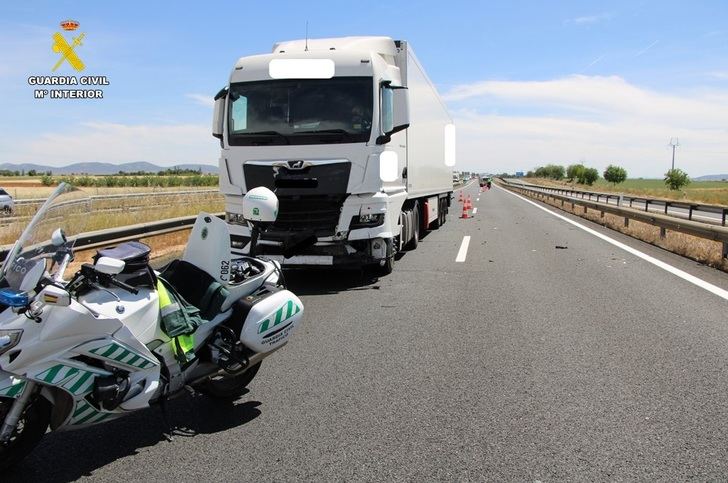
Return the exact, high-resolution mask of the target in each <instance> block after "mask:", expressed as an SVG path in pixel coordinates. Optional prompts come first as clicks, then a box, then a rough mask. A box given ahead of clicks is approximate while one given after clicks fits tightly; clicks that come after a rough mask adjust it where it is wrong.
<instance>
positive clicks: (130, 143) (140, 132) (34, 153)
mask: <svg viewBox="0 0 728 483" xmlns="http://www.w3.org/2000/svg"><path fill="white" fill-rule="evenodd" d="M219 149H220V144H219V143H218V142H217V140H216V139H214V138H213V137H212V135H211V130H210V127H209V126H207V125H200V124H167V125H152V124H149V125H147V124H117V123H105V122H88V123H82V124H80V125H77V126H75V127H73V128H71V129H69V130H66V131H63V132H48V133H44V134H40V135H38V136H37V137H36V138H34V139H33V140H29V141H25V142H20V143H18V144H16V145H13V146H12V147H11V146H9V143H6V144H5V145H4V146H2V148H0V159H3V160H5V161H7V162H13V163H23V162H33V163H39V164H47V165H51V166H63V165H67V164H71V163H76V162H86V161H103V162H110V163H126V162H132V161H149V162H151V163H156V164H159V165H162V166H171V165H175V164H181V163H206V164H215V163H216V161H217V158H218V156H219Z"/></svg>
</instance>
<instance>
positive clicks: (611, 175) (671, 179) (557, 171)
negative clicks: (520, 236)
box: [526, 163, 690, 190]
mask: <svg viewBox="0 0 728 483" xmlns="http://www.w3.org/2000/svg"><path fill="white" fill-rule="evenodd" d="M602 176H604V180H605V181H607V182H608V183H612V185H614V186H617V185H618V184H620V183H623V182H624V181H625V180H626V179H627V170H626V169H624V168H623V167H621V166H617V165H614V164H610V165H609V166H607V168H606V169H605V170H604V172H603V173H602ZM526 177H527V178H550V179H554V180H557V181H561V180H563V179H565V180H567V181H569V182H576V183H578V184H585V185H588V186H591V185H593V184H594V183H595V182H596V181H597V180H598V179H599V171H598V170H597V169H596V168H590V167H587V166H584V165H583V164H581V163H579V164H571V165H569V166H568V167H567V168H564V167H563V166H561V165H558V164H547V165H546V166H539V167H537V168H535V169H533V170H531V171H529V172H528V173H526ZM664 181H665V185H667V187H668V188H670V189H671V190H679V189H680V188H682V187H684V186H687V185H688V184H689V183H690V177H689V176H688V174H687V173H686V172H684V171H682V170H681V169H677V168H674V169H670V170H668V171H667V173H665V177H664Z"/></svg>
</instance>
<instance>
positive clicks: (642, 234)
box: [521, 193, 728, 272]
mask: <svg viewBox="0 0 728 483" xmlns="http://www.w3.org/2000/svg"><path fill="white" fill-rule="evenodd" d="M521 194H523V193H521ZM538 200H539V201H541V202H544V203H546V204H548V205H551V206H554V207H556V208H558V209H560V210H563V211H566V212H568V213H571V214H573V215H576V216H579V217H581V218H586V219H587V220H590V221H593V222H594V223H597V224H599V225H602V226H605V227H607V228H611V229H612V230H615V231H618V232H620V233H624V234H625V235H629V236H631V237H633V238H637V239H639V240H642V241H645V242H647V243H649V244H651V245H655V246H657V247H660V248H663V249H665V250H668V251H671V252H673V253H677V254H678V255H682V256H684V257H687V258H690V259H692V260H695V261H696V262H699V263H702V264H704V265H708V266H710V267H713V268H717V269H719V270H722V271H724V272H728V260H726V259H724V258H723V257H722V244H721V242H717V241H713V240H706V239H705V238H700V237H696V236H692V235H687V234H684V233H677V232H674V231H670V230H668V231H667V234H666V236H665V238H661V237H660V228H659V227H657V226H653V225H650V224H647V223H642V222H639V221H635V220H629V226H624V218H623V217H620V216H617V215H612V214H610V213H604V217H602V216H601V212H599V211H596V210H591V209H590V210H588V211H587V212H586V213H584V207H583V206H579V205H576V206H575V207H574V208H572V205H571V203H569V202H566V203H565V204H564V206H563V207H562V206H561V201H558V200H554V199H552V198H547V199H543V198H539V199H538Z"/></svg>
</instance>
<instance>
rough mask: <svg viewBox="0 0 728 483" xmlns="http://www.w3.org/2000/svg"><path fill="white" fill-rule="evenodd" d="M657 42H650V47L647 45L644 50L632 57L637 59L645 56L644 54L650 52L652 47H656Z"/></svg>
mask: <svg viewBox="0 0 728 483" xmlns="http://www.w3.org/2000/svg"><path fill="white" fill-rule="evenodd" d="M658 42H659V40H655V41H654V42H651V43H650V45H648V46H647V47H645V48H643V49H641V50H640V51H639V52H637V53H636V54H634V56H635V57H639V56H641V55H644V54H646V53H647V51H648V50H650V49H651V48H652V47H654V46H655V45H657V43H658Z"/></svg>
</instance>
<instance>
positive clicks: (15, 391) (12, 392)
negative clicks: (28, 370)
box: [6, 383, 25, 397]
mask: <svg viewBox="0 0 728 483" xmlns="http://www.w3.org/2000/svg"><path fill="white" fill-rule="evenodd" d="M24 387H25V383H22V384H16V385H14V386H13V387H11V388H10V390H9V391H8V392H7V393H6V395H7V396H8V397H15V396H17V395H18V393H19V392H20V391H22V390H23V388H24Z"/></svg>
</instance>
